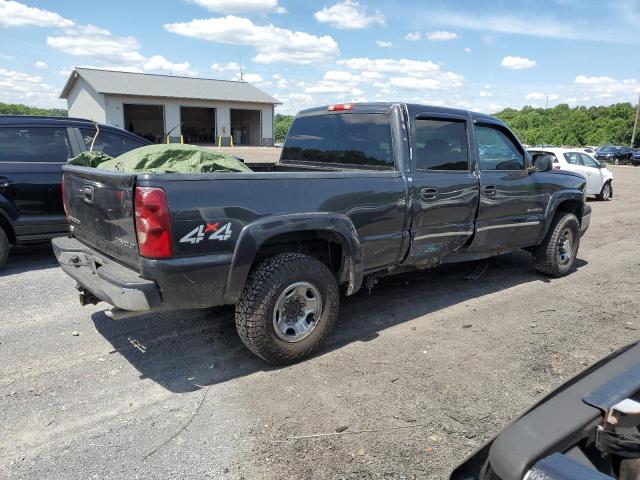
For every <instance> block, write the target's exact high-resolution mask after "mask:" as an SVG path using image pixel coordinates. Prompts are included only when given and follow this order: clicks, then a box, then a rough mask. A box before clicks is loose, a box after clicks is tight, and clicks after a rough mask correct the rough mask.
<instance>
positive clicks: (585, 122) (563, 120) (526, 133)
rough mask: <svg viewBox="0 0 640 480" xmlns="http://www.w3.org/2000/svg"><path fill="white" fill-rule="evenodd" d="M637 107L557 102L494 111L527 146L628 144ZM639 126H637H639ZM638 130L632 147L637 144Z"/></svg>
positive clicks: (639, 143)
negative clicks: (572, 106) (570, 104)
mask: <svg viewBox="0 0 640 480" xmlns="http://www.w3.org/2000/svg"><path fill="white" fill-rule="evenodd" d="M635 115H636V107H635V106H634V105H631V104H630V103H616V104H613V105H608V106H606V107H574V108H570V107H569V105H566V104H560V105H557V106H555V107H553V108H533V107H524V108H522V109H521V110H515V109H513V108H507V109H505V110H502V111H501V112H498V113H496V114H495V116H496V117H498V118H500V119H501V120H502V121H504V122H505V123H506V124H507V125H509V127H510V128H511V129H512V130H513V131H514V133H515V134H516V135H517V136H518V138H519V139H520V141H521V142H523V143H526V144H529V145H540V144H551V145H568V146H574V147H582V146H585V145H596V146H602V145H624V146H630V145H631V135H632V132H633V122H634V119H635ZM638 127H639V128H640V125H639V126H638ZM638 137H640V132H638V133H636V140H635V146H636V147H638V146H640V138H638Z"/></svg>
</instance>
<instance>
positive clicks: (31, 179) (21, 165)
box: [0, 125, 79, 240]
mask: <svg viewBox="0 0 640 480" xmlns="http://www.w3.org/2000/svg"><path fill="white" fill-rule="evenodd" d="M71 138H72V137H71V135H70V132H69V129H68V128H67V127H65V126H55V125H54V126H33V125H25V126H7V127H0V203H4V205H3V208H5V209H11V210H12V212H11V216H13V217H17V218H16V220H15V225H14V226H15V232H16V236H17V237H18V239H19V240H37V239H41V238H49V237H50V236H51V235H55V234H62V233H64V232H66V231H68V228H67V223H66V221H65V218H64V210H63V207H62V196H61V191H60V182H61V180H62V166H63V165H64V164H65V163H66V162H67V160H68V159H69V158H71V157H73V156H74V155H76V154H77V153H79V151H78V148H77V145H75V144H73V143H72V142H71Z"/></svg>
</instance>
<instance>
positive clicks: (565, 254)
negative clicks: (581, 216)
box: [533, 212, 580, 277]
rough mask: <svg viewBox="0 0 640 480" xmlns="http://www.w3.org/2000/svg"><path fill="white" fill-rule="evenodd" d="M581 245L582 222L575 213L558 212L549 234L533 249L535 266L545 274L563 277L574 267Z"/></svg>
mask: <svg viewBox="0 0 640 480" xmlns="http://www.w3.org/2000/svg"><path fill="white" fill-rule="evenodd" d="M568 235H570V236H571V238H570V244H569V246H568V247H567V236H568ZM579 247H580V222H578V219H577V218H576V216H575V215H574V214H573V213H567V212H557V213H556V216H555V217H554V219H553V222H552V223H551V226H550V227H549V231H548V232H547V236H546V237H545V238H544V240H543V241H542V243H541V244H540V245H538V246H537V247H535V248H534V249H533V266H534V267H535V269H536V270H538V271H539V272H540V273H544V274H545V275H550V276H552V277H563V276H565V275H566V274H568V273H569V272H570V271H571V269H572V268H573V264H574V263H575V260H576V255H577V254H578V248H579Z"/></svg>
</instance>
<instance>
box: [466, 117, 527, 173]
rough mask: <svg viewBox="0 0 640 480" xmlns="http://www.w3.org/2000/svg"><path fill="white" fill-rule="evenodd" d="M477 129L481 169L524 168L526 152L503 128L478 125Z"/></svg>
mask: <svg viewBox="0 0 640 480" xmlns="http://www.w3.org/2000/svg"><path fill="white" fill-rule="evenodd" d="M475 131H476V142H477V144H478V157H479V158H480V170H484V171H491V170H523V169H524V153H523V152H522V150H521V149H520V148H519V147H518V146H517V145H516V144H515V142H514V141H513V140H512V139H511V138H510V136H508V135H507V134H506V133H505V132H504V131H503V130H502V129H500V128H499V127H494V126H491V125H477V126H476V127H475Z"/></svg>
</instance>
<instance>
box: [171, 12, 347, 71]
mask: <svg viewBox="0 0 640 480" xmlns="http://www.w3.org/2000/svg"><path fill="white" fill-rule="evenodd" d="M164 28H165V30H167V31H169V32H173V33H177V34H178V35H184V36H186V37H193V38H200V39H203V40H209V41H212V42H220V43H226V44H231V45H250V46H253V47H255V48H256V50H257V55H256V56H255V57H254V58H253V61H254V62H257V63H274V62H288V63H299V64H309V63H322V62H327V61H330V60H332V59H333V58H334V57H336V56H337V55H338V54H339V53H340V50H339V48H338V44H337V43H336V41H335V40H334V39H333V38H332V37H330V36H323V37H318V36H316V35H311V34H309V33H306V32H297V31H296V32H294V31H291V30H287V29H284V28H279V27H275V26H273V25H265V26H263V25H255V24H254V23H253V22H252V21H251V20H249V19H248V18H242V17H235V16H233V15H227V16H226V17H221V18H208V19H195V20H192V21H190V22H184V23H169V24H166V25H165V26H164Z"/></svg>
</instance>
